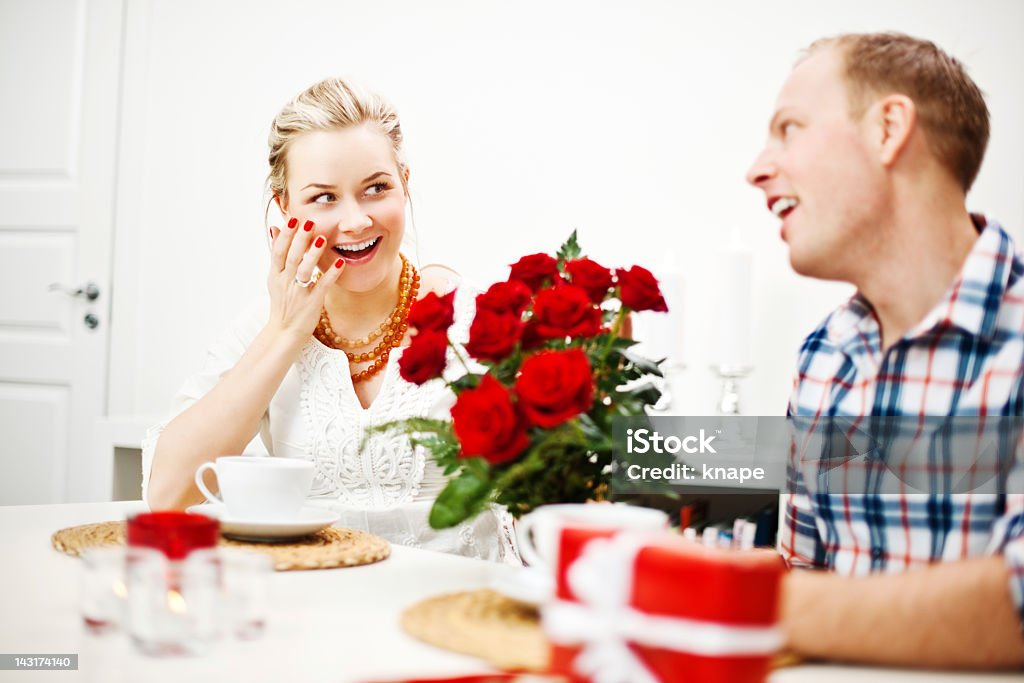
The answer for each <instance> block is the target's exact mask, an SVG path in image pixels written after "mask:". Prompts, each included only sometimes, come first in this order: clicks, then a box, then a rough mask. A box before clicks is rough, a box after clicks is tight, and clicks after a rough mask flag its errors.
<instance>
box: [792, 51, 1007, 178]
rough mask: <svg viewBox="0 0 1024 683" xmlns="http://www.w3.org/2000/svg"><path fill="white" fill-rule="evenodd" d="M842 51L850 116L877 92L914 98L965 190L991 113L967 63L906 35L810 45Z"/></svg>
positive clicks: (934, 143)
mask: <svg viewBox="0 0 1024 683" xmlns="http://www.w3.org/2000/svg"><path fill="white" fill-rule="evenodd" d="M822 47H836V48H838V49H839V50H840V53H841V55H842V57H843V61H844V66H845V76H846V85H847V92H848V95H849V98H850V107H851V111H850V114H851V116H852V117H853V118H855V119H857V118H860V117H861V116H862V115H863V114H864V112H865V111H866V110H867V107H868V105H869V104H870V103H871V99H872V96H884V95H888V94H891V93H899V94H901V95H906V96H907V97H909V98H910V99H911V100H913V101H914V106H915V107H916V108H917V115H918V120H919V121H920V122H921V128H922V130H924V132H925V138H926V139H927V141H928V146H929V148H930V149H931V150H932V153H933V154H934V155H935V156H936V158H937V159H938V160H939V162H940V163H942V164H943V165H944V166H945V167H946V168H947V169H948V170H949V171H950V172H951V173H952V174H953V177H954V178H956V179H957V180H958V181H959V182H960V185H961V187H963V190H964V192H965V193H966V192H967V191H968V190H969V189H970V188H971V185H972V184H973V183H974V179H975V178H976V177H977V176H978V170H979V169H980V168H981V160H982V159H983V158H984V156H985V147H986V146H987V145H988V136H989V113H988V107H987V106H985V98H984V96H983V95H982V92H981V90H980V89H979V88H978V85H977V84H976V83H975V82H974V81H973V80H971V77H970V76H968V75H967V71H966V70H965V69H964V66H963V65H962V64H961V63H960V62H959V61H958V60H957V59H955V58H954V57H951V56H949V55H948V54H946V53H945V52H943V51H942V50H941V49H939V47H938V46H936V45H935V43H932V42H930V41H927V40H920V39H918V38H913V37H911V36H908V35H904V34H902V33H849V34H843V35H838V36H833V37H831V38H823V39H821V40H817V41H815V42H814V43H812V44H811V46H810V47H808V48H807V53H808V54H810V53H813V52H814V51H815V50H818V49H819V48H822Z"/></svg>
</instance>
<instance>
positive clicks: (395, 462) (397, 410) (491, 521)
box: [142, 287, 520, 564]
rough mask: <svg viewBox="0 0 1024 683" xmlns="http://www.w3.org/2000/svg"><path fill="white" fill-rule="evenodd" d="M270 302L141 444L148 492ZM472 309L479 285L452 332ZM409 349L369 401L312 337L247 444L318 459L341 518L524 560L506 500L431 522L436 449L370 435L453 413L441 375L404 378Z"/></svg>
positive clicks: (462, 336)
mask: <svg viewBox="0 0 1024 683" xmlns="http://www.w3.org/2000/svg"><path fill="white" fill-rule="evenodd" d="M268 307H269V299H268V298H266V297H264V298H263V299H261V300H260V301H258V302H255V303H254V304H253V305H252V306H250V307H249V308H248V309H247V310H246V311H245V312H244V313H243V314H242V315H240V316H239V317H238V319H237V320H236V322H235V323H234V325H233V326H232V328H231V330H230V331H229V333H228V334H226V335H225V336H224V337H223V338H222V339H221V340H220V341H218V342H217V343H216V344H214V345H213V347H211V348H210V350H209V351H208V353H207V358H206V363H205V366H204V367H203V369H202V370H201V371H200V372H199V373H197V374H195V375H192V376H191V377H189V378H188V379H187V380H186V381H185V383H184V384H183V385H182V387H181V389H180V390H179V391H178V394H177V396H176V397H175V399H174V404H173V407H172V411H171V415H170V417H168V418H167V419H166V420H164V421H163V422H161V423H160V424H158V425H155V426H154V427H152V428H150V430H149V431H148V433H147V435H146V439H145V440H144V442H143V447H142V475H143V476H142V497H143V500H146V497H147V489H148V485H149V472H150V468H151V466H152V462H153V453H154V451H155V450H156V444H157V441H158V440H159V438H160V433H161V432H162V431H163V429H164V427H165V426H166V425H167V424H168V423H169V422H170V421H171V420H172V419H173V418H174V417H175V416H177V415H178V414H180V413H181V412H182V411H184V410H185V409H187V408H188V407H189V406H191V405H192V404H193V403H195V402H196V401H198V400H199V399H200V398H201V397H202V396H203V395H204V394H206V392H208V391H210V389H212V388H213V387H214V385H215V384H216V383H217V382H218V381H219V380H220V378H221V377H223V376H224V374H225V373H227V371H228V370H230V369H231V368H232V367H234V366H235V364H236V363H237V362H238V360H239V358H241V356H242V354H243V353H244V352H245V349H246V348H247V347H248V345H249V344H250V343H251V342H252V340H253V339H254V338H255V337H256V335H257V334H258V333H259V331H260V330H261V329H262V328H263V326H264V325H265V324H266V321H267V318H268ZM473 312H474V296H473V292H472V290H470V289H469V288H466V287H462V288H460V289H459V290H458V291H457V293H456V295H455V324H454V325H453V326H452V329H451V333H450V334H451V338H452V340H453V341H455V342H456V343H458V344H463V343H465V341H466V339H467V338H468V330H469V325H470V323H471V322H472V318H473ZM401 351H402V349H395V352H393V353H392V354H391V356H390V357H389V359H388V363H387V366H386V367H385V369H384V370H383V375H384V379H383V383H382V384H381V388H380V392H379V393H378V395H377V398H376V399H375V400H374V401H373V403H372V404H371V405H370V407H369V408H365V409H364V408H363V407H362V405H361V404H360V402H359V398H358V397H357V396H356V393H355V390H354V388H353V386H352V380H351V376H350V370H349V365H348V358H347V357H346V356H345V353H344V352H343V351H340V350H337V349H332V348H329V347H327V346H325V345H323V344H322V343H320V342H319V341H318V340H317V339H315V338H313V337H312V336H311V337H310V340H309V341H308V342H307V343H306V345H305V346H304V347H303V348H302V351H301V352H300V354H299V358H298V360H296V361H295V363H294V364H293V365H292V367H291V368H290V369H289V370H288V373H287V375H285V378H284V381H282V383H281V386H280V388H279V389H278V391H277V393H276V394H274V397H273V399H271V401H270V406H269V407H268V410H267V412H266V413H265V414H264V415H263V419H262V420H261V422H260V429H259V436H258V437H257V439H254V440H253V443H252V444H250V446H249V448H247V449H246V453H247V454H252V455H256V454H263V455H265V454H267V453H269V454H272V456H273V457H286V458H303V459H305V460H310V461H312V462H313V464H314V466H315V470H314V471H315V474H314V478H313V489H312V493H311V496H312V497H313V498H314V499H315V500H314V503H315V504H317V505H320V506H326V507H330V508H331V509H334V510H335V511H337V512H338V513H339V514H340V515H341V519H340V520H339V521H338V523H337V524H338V525H339V526H345V527H349V528H354V529H362V530H365V531H369V532H371V533H374V534H377V535H378V536H381V537H383V538H386V539H387V540H389V541H391V542H393V543H399V544H402V545H408V546H413V547H417V548H424V549H428V550H437V551H442V552H448V553H455V554H458V555H467V556H470V557H477V558H484V559H491V560H501V561H506V562H510V563H514V564H519V563H520V562H519V559H518V556H517V553H516V550H515V544H514V541H513V536H512V524H511V517H510V515H509V514H508V513H507V512H506V511H505V510H504V509H503V508H499V507H498V506H494V507H492V508H491V509H490V510H489V511H484V512H483V513H481V514H480V515H478V516H477V517H476V518H475V519H473V520H470V521H468V522H465V523H463V524H461V525H459V526H457V527H453V528H451V529H442V530H435V529H432V528H431V527H430V524H429V523H428V522H427V516H428V513H429V511H430V506H431V504H432V503H433V501H434V499H435V498H436V497H437V494H438V493H440V491H441V489H442V488H444V485H445V483H446V479H445V476H444V474H443V473H442V471H441V469H440V468H439V467H438V466H437V465H436V464H435V463H434V461H433V459H432V458H431V457H430V455H429V453H427V452H425V451H424V450H423V449H422V448H412V447H411V446H410V445H409V441H408V439H407V438H406V437H404V436H402V435H401V434H399V433H397V432H395V433H376V434H372V435H370V436H368V437H366V436H365V430H366V428H367V427H371V426H374V425H379V424H384V423H386V422H391V421H393V420H399V419H403V418H408V417H425V416H430V417H447V416H448V409H449V408H450V407H451V405H452V403H453V402H454V396H453V394H452V393H451V392H450V391H449V390H448V388H447V387H446V386H445V384H444V382H443V381H442V380H439V379H436V380H431V381H429V382H427V383H425V384H423V385H421V386H416V385H415V384H410V383H409V382H406V381H405V380H403V379H402V377H401V376H400V375H399V373H398V358H399V357H401ZM448 354H449V358H448V368H447V370H446V377H447V379H449V380H452V379H454V378H456V377H458V376H459V375H461V374H462V373H463V372H464V371H463V369H462V367H461V365H460V364H459V362H458V360H456V359H455V358H454V354H453V352H452V350H451V349H449V350H448ZM463 357H466V356H465V354H464V353H463ZM364 438H365V442H363V439H364ZM361 442H363V443H362V449H360V444H361ZM261 445H262V447H261ZM263 449H265V451H264V450H263ZM257 451H259V452H257Z"/></svg>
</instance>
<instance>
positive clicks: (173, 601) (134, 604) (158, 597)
mask: <svg viewBox="0 0 1024 683" xmlns="http://www.w3.org/2000/svg"><path fill="white" fill-rule="evenodd" d="M219 576H220V568H219V566H218V564H217V563H216V562H215V561H214V560H213V558H211V557H210V556H209V555H207V554H205V553H200V552H194V553H191V554H189V555H188V556H187V557H185V558H184V559H181V560H171V559H168V558H167V557H166V556H164V555H163V554H162V553H156V555H147V556H146V558H145V559H144V560H143V561H136V562H131V563H129V564H128V565H127V571H126V585H127V590H128V601H127V607H128V609H127V617H126V630H127V631H128V634H129V635H130V636H131V639H132V642H133V643H134V644H135V646H136V647H137V648H138V649H139V650H140V651H142V652H143V653H144V654H147V655H151V656H158V657H160V656H171V655H202V654H206V653H207V652H209V651H210V649H212V647H213V645H214V643H215V642H216V641H217V639H219V638H220V635H221V629H220V595H219V594H220V588H219Z"/></svg>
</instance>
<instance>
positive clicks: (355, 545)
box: [50, 522, 391, 571]
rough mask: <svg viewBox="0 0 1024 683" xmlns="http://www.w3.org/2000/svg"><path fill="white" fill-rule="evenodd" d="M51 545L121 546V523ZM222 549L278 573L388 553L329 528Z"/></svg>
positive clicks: (89, 527)
mask: <svg viewBox="0 0 1024 683" xmlns="http://www.w3.org/2000/svg"><path fill="white" fill-rule="evenodd" d="M50 543H51V544H52V545H53V547H54V548H55V549H56V550H59V551H60V552H62V553H66V554H68V555H72V556H74V557H77V556H78V555H79V554H80V553H81V552H82V551H83V550H85V549H87V548H96V547H101V546H111V545H124V522H98V523H96V524H82V525H81V526H73V527H69V528H67V529H61V530H60V531H57V532H54V534H53V536H52V537H50ZM220 544H221V545H222V546H229V547H234V548H246V549H249V550H255V551H258V552H261V553H264V554H267V555H270V557H271V559H273V561H274V569H276V570H277V571H290V570H295V569H330V568H333V567H355V566H358V565H362V564H372V563H373V562H379V561H380V560H383V559H385V558H386V557H388V556H389V555H390V554H391V546H390V544H388V542H387V541H385V540H384V539H383V538H380V537H379V536H374V535H373V534H370V533H367V532H365V531H355V530H353V529H338V528H335V527H328V528H326V529H321V530H320V531H318V532H316V533H315V534H311V535H309V536H305V537H303V538H300V539H296V540H294V541H292V542H290V543H249V542H246V541H235V540H230V539H226V538H221V539H220Z"/></svg>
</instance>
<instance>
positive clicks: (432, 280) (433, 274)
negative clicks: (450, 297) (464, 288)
mask: <svg viewBox="0 0 1024 683" xmlns="http://www.w3.org/2000/svg"><path fill="white" fill-rule="evenodd" d="M461 285H462V276H461V275H460V274H459V272H458V271H457V270H455V269H454V268H451V267H450V266H446V265H444V264H441V263H428V264H427V265H425V266H423V267H422V268H420V292H421V293H422V294H423V295H426V294H428V293H429V292H433V293H434V294H437V295H438V296H441V295H444V294H447V293H448V292H451V291H452V290H454V289H457V288H458V287H460V286H461Z"/></svg>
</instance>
